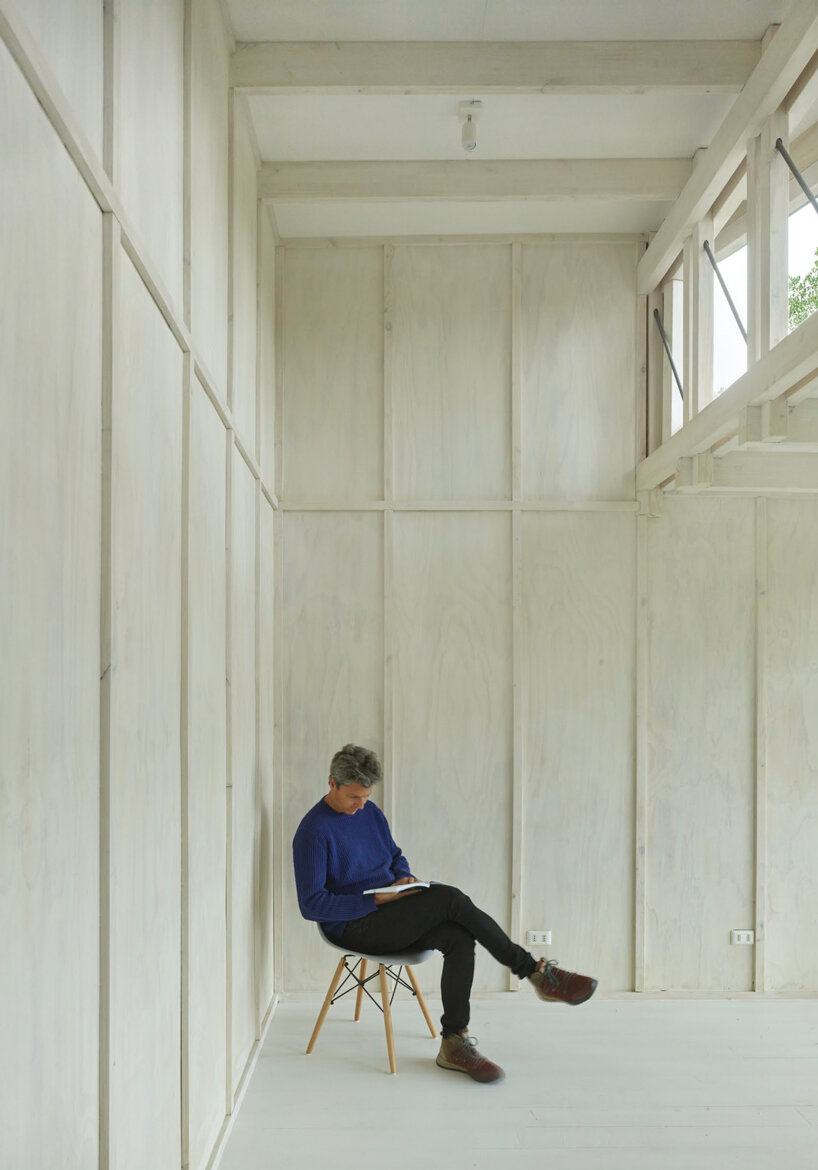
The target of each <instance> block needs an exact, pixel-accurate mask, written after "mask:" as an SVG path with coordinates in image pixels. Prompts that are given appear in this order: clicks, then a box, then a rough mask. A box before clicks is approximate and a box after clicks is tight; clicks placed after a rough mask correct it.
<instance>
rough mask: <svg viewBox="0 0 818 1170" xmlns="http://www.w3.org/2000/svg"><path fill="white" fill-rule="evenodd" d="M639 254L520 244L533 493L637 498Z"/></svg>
mask: <svg viewBox="0 0 818 1170" xmlns="http://www.w3.org/2000/svg"><path fill="white" fill-rule="evenodd" d="M636 261H637V254H636V246H635V245H634V244H632V243H623V244H609V243H599V244H585V243H554V244H534V245H530V244H527V245H525V246H524V247H523V291H522V320H521V327H520V333H521V359H520V360H521V371H522V433H523V450H522V487H523V495H524V497H526V498H529V499H539V498H554V499H578V500H581V499H600V500H607V499H628V498H630V497H632V496H633V493H634V472H633V468H634V463H635V426H636V423H635V414H634V409H635V396H636V360H635V353H636V340H635V338H636Z"/></svg>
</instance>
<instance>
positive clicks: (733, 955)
mask: <svg viewBox="0 0 818 1170" xmlns="http://www.w3.org/2000/svg"><path fill="white" fill-rule="evenodd" d="M648 582H649V593H648V598H649V600H648V606H649V678H650V691H649V710H648V720H649V726H648V736H649V741H648V747H649V757H648V817H647V842H648V852H647V870H646V881H647V949H646V962H647V986H648V987H660V988H663V987H670V988H685V987H698V988H723V989H735V990H747V989H749V988H750V987H751V985H752V960H753V955H752V948H750V947H744V948H742V947H736V946H731V945H730V931H731V930H732V929H735V928H745V927H746V928H752V924H753V920H754V877H753V856H754V832H755V829H754V826H755V753H754V746H753V745H754V737H755V695H754V692H755V665H754V663H755V654H754V641H755V617H754V614H755V608H754V604H755V602H754V592H755V559H754V511H753V501H752V500H744V499H738V500H731V499H724V498H722V499H718V498H717V499H707V500H705V499H701V498H695V499H694V498H689V499H686V498H684V497H681V498H680V497H666V498H665V501H664V505H663V514H662V516H661V517H659V518H658V519H655V520H652V521H651V522H650V527H649V530H648Z"/></svg>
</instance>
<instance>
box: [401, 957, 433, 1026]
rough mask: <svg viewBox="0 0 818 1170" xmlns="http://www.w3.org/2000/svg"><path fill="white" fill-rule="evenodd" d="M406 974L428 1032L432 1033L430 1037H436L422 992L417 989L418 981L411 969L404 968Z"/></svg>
mask: <svg viewBox="0 0 818 1170" xmlns="http://www.w3.org/2000/svg"><path fill="white" fill-rule="evenodd" d="M406 974H407V975H408V976H409V982H410V983H411V984H412V988H413V990H414V992H415V995H416V996H417V1001H418V1003H419V1004H420V1010H421V1011H422V1012H423V1014H424V1016H425V1017H426V1023H427V1024H428V1025H429V1031H430V1032H431V1033H432V1036H437V1030H436V1029H435V1026H434V1024H433V1023H432V1017H431V1016H430V1015H429V1009H428V1008H427V1006H426V1000H425V999H424V998H423V992H422V991H421V990H420V988H419V987H418V981H417V979H416V978H415V973H414V971H413V970H412V968H411V967H406Z"/></svg>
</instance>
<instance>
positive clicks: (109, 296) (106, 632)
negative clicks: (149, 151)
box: [99, 212, 120, 1170]
mask: <svg viewBox="0 0 818 1170" xmlns="http://www.w3.org/2000/svg"><path fill="white" fill-rule="evenodd" d="M102 257H103V259H102V387H101V394H102V466H101V484H100V553H101V555H100V639H99V646H100V672H99V673H100V683H99V710H100V719H99V731H100V737H99V1166H100V1170H108V1167H109V1166H110V1157H111V1148H110V1108H111V665H112V655H113V645H112V631H111V616H112V598H111V589H112V569H113V566H112V549H113V530H112V523H113V519H112V500H111V491H112V480H113V418H114V399H115V383H116V365H117V333H118V329H119V263H120V230H119V222H118V221H117V219H116V217H115V216H114V215H113V214H111V213H110V212H106V213H105V214H103V216H102Z"/></svg>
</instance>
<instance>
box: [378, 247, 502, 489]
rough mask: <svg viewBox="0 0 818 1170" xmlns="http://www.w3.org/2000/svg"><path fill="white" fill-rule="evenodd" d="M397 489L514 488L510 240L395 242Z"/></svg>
mask: <svg viewBox="0 0 818 1170" xmlns="http://www.w3.org/2000/svg"><path fill="white" fill-rule="evenodd" d="M394 271H395V307H394V311H393V313H392V337H393V342H392V410H393V420H394V422H393V442H394V452H395V496H396V498H399V499H402V498H406V499H413V500H452V499H464V498H465V499H498V498H508V497H509V496H510V495H511V443H510V434H511V249H510V247H508V246H507V245H475V246H465V247H460V246H458V247H448V248H447V247H428V248H423V247H420V248H414V247H413V248H396V249H395V260H394Z"/></svg>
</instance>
